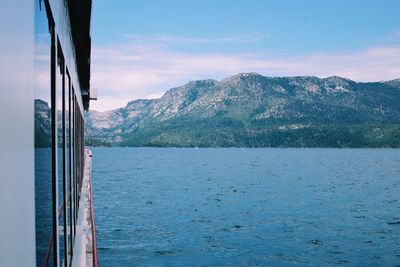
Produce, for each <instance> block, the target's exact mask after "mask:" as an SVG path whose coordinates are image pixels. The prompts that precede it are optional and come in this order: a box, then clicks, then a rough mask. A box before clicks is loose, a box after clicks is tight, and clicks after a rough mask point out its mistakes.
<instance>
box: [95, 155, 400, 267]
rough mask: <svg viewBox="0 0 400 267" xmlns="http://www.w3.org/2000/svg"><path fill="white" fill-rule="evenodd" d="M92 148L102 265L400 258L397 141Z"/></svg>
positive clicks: (388, 261) (391, 261)
mask: <svg viewBox="0 0 400 267" xmlns="http://www.w3.org/2000/svg"><path fill="white" fill-rule="evenodd" d="M92 150H93V154H94V160H93V183H94V184H93V187H94V200H95V215H96V224H97V238H98V250H99V264H100V266H257V265H258V266H288V265H296V266H302V265H314V266H315V265H336V264H343V265H349V266H354V265H363V266H376V265H390V266H393V265H398V264H400V200H399V198H400V150H393V149H240V148H228V149H213V148H210V149H182V148H180V149H178V148H93V149H92Z"/></svg>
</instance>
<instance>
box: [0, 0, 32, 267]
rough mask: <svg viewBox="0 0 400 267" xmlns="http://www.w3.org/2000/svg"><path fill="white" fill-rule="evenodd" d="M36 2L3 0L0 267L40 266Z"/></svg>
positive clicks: (0, 29)
mask: <svg viewBox="0 0 400 267" xmlns="http://www.w3.org/2000/svg"><path fill="white" fill-rule="evenodd" d="M34 1H37V0H28V1H27V0H1V1H0V38H1V41H0V266H10V267H12V266H35V210H34V208H35V205H34V193H35V190H34V148H33V145H34V144H33V142H34V132H33V131H34V121H33V120H34V113H33V56H34Z"/></svg>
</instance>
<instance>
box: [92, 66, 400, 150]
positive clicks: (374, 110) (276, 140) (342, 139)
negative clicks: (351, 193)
mask: <svg viewBox="0 0 400 267" xmlns="http://www.w3.org/2000/svg"><path fill="white" fill-rule="evenodd" d="M86 120H87V126H86V135H87V138H86V139H87V143H88V144H89V145H120V146H191V147H194V146H198V147H229V146H235V147H400V79H398V80H392V81H387V82H373V83H358V82H354V81H351V80H349V79H345V78H341V77H337V76H333V77H328V78H324V79H320V78H317V77H311V76H299V77H266V76H262V75H259V74H256V73H242V74H237V75H234V76H232V77H229V78H226V79H224V80H221V81H216V80H201V81H192V82H189V83H187V84H186V85H184V86H181V87H176V88H172V89H170V90H168V91H167V92H166V93H165V94H164V95H163V96H162V97H161V98H160V99H154V100H135V101H132V102H129V103H128V104H127V105H126V106H125V107H123V108H119V109H116V110H111V111H106V112H97V111H90V112H89V113H87V114H86Z"/></svg>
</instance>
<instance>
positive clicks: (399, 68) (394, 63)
mask: <svg viewBox="0 0 400 267" xmlns="http://www.w3.org/2000/svg"><path fill="white" fill-rule="evenodd" d="M398 10H400V1H389V0H387V1H365V0H364V1H361V0H360V1H356V0H353V1H350V0H348V1H341V0H339V1H338V0H337V1H322V0H320V1H312V0H309V1H307V0H303V1H299V0H292V1H287V0H280V1H268V0H264V1H262V0H253V1H252V0H247V1H244V0H230V1H227V0H202V1H189V0H186V1H184V0H169V1H161V0H159V1H155V0H153V1H152V0H147V1H144V0H143V1H139V0H120V1H111V0H96V1H93V15H92V45H93V50H92V51H93V52H92V57H93V61H92V72H93V75H92V82H91V83H92V86H93V87H95V88H97V90H98V95H99V101H98V102H97V103H93V105H92V107H93V108H94V109H98V110H107V109H110V108H116V107H120V106H123V105H125V104H126V102H128V101H130V100H133V99H137V98H154V97H159V96H161V95H162V93H164V92H165V91H166V90H168V89H169V88H171V87H174V86H179V85H183V84H184V83H186V82H188V81H190V80H196V79H206V78H214V79H222V78H225V77H227V76H230V75H233V74H236V73H239V72H258V73H260V74H263V75H267V76H292V75H315V76H319V77H326V76H331V75H340V76H344V77H347V78H350V79H354V80H356V81H376V80H389V79H395V78H400V59H399V58H400V56H399V55H400V54H399V52H400V15H399V13H398Z"/></svg>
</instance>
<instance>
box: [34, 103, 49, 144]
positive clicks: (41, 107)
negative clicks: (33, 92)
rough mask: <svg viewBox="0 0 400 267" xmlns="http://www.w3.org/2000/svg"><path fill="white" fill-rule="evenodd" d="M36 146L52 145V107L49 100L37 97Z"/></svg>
mask: <svg viewBox="0 0 400 267" xmlns="http://www.w3.org/2000/svg"><path fill="white" fill-rule="evenodd" d="M34 107H35V147H50V145H51V125H50V118H51V113H50V107H49V105H48V103H47V102H45V101H43V100H40V99H35V105H34Z"/></svg>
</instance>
